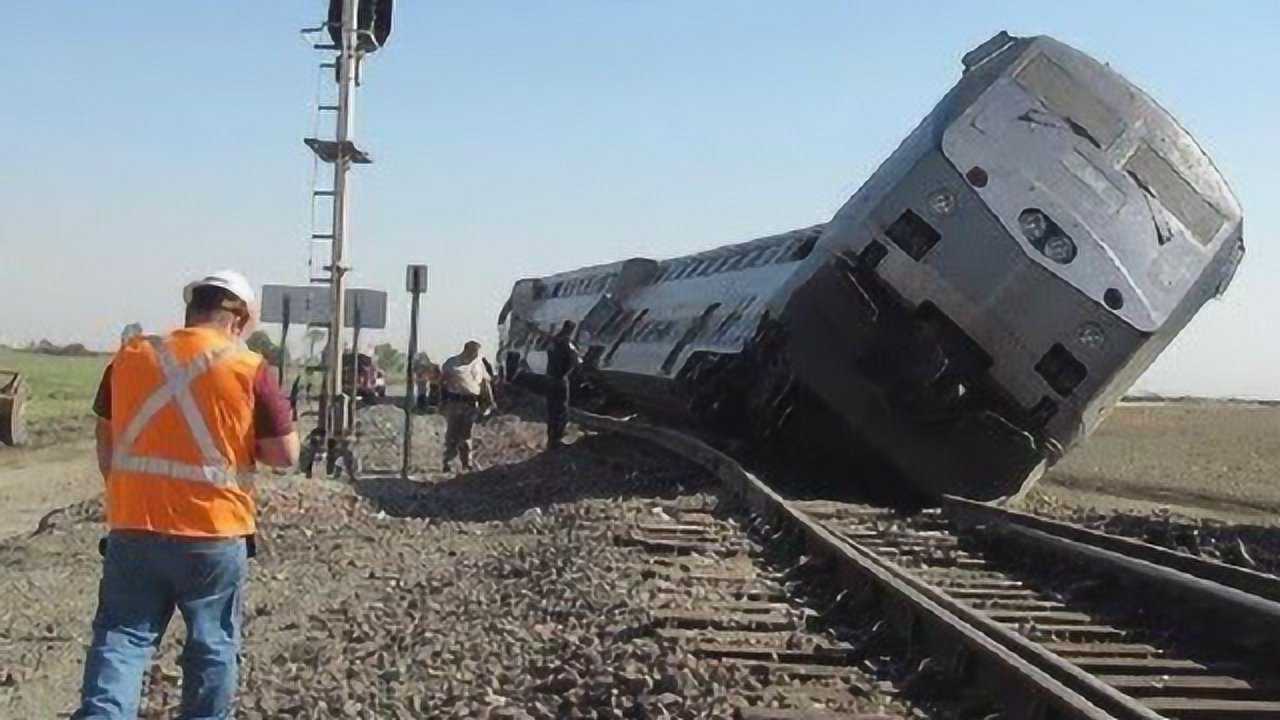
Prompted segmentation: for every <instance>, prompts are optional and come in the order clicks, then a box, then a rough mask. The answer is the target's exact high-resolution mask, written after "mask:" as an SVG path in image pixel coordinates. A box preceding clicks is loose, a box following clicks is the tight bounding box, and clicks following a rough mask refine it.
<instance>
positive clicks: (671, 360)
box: [662, 303, 720, 374]
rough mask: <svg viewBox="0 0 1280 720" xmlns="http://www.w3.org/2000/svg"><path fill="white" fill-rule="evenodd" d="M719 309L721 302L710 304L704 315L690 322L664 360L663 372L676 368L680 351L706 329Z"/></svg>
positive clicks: (703, 312)
mask: <svg viewBox="0 0 1280 720" xmlns="http://www.w3.org/2000/svg"><path fill="white" fill-rule="evenodd" d="M719 309H720V303H713V304H711V305H708V306H707V309H706V310H703V311H702V315H700V316H698V319H697V320H696V321H694V322H692V323H690V325H689V327H688V328H687V329H686V330H685V331H684V334H683V335H681V336H680V341H679V342H677V343H676V344H675V345H673V346H672V347H671V352H669V353H667V357H666V359H665V360H663V361H662V372H664V373H668V374H670V372H671V371H672V370H673V369H674V368H675V365H676V360H678V359H679V358H680V353H682V352H684V349H685V348H686V347H688V346H689V343H691V342H693V341H694V340H695V339H697V337H698V336H699V335H701V334H702V331H703V330H705V329H706V327H707V323H708V321H710V319H711V316H712V315H713V314H715V311H716V310H719Z"/></svg>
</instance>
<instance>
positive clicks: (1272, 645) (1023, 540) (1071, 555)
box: [943, 497, 1280, 658]
mask: <svg viewBox="0 0 1280 720" xmlns="http://www.w3.org/2000/svg"><path fill="white" fill-rule="evenodd" d="M943 510H944V512H946V513H947V514H948V515H951V516H952V517H953V518H955V519H956V520H957V521H958V522H961V523H963V524H967V525H979V526H984V529H985V530H986V531H988V532H992V533H995V534H996V535H999V536H1001V537H1009V538H1011V539H1013V540H1015V541H1016V542H1017V543H1018V544H1019V545H1020V546H1023V547H1029V548H1031V549H1034V550H1036V551H1039V552H1043V553H1047V554H1050V555H1052V556H1054V557H1056V558H1058V559H1060V560H1065V561H1067V562H1075V563H1088V567H1089V571H1090V572H1091V573H1101V574H1105V575H1109V576H1111V577H1114V578H1116V579H1118V580H1119V581H1121V582H1122V583H1124V584H1125V585H1126V586H1127V587H1129V588H1130V589H1132V590H1133V591H1136V592H1138V593H1140V594H1141V595H1143V596H1145V597H1148V598H1150V599H1151V600H1152V602H1151V603H1149V607H1151V608H1153V609H1156V610H1158V611H1159V612H1161V613H1164V614H1169V615H1175V616H1179V617H1181V618H1183V619H1189V620H1192V621H1193V622H1192V623H1185V624H1184V627H1187V628H1192V627H1197V626H1198V627H1201V628H1205V629H1206V631H1207V632H1209V633H1211V634H1212V640H1213V644H1214V645H1216V646H1219V647H1227V648H1231V649H1232V650H1236V651H1243V652H1246V653H1250V654H1256V655H1260V656H1263V657H1272V658H1274V657H1277V656H1280V602H1277V600H1276V599H1277V598H1280V578H1277V577H1275V576H1273V575H1266V574H1264V573H1258V572H1253V571H1251V570H1247V569H1244V568H1237V567H1233V566H1231V565H1226V564H1224V563H1220V562H1216V561H1213V560H1207V559H1205V558H1197V557H1193V556H1190V555H1184V554H1182V553H1178V552H1174V551H1172V550H1168V549H1166V548H1162V547H1157V546H1155V545H1150V544H1148V543H1144V542H1139V541H1137V540H1131V539H1129V538H1123V537H1117V536H1114V535H1108V534H1106V533H1101V532H1097V531H1095V530H1090V529H1088V528H1083V527H1080V526H1078V525H1071V524H1069V523H1064V522H1058V521H1056V520H1049V519H1046V518H1040V517H1036V516H1034V515H1028V514H1027V513H1021V512H1017V511H1014V510H1009V509H1006V508H1000V507H994V506H991V505H986V504H983V503H978V502H974V501H972V500H967V499H964V498H956V497H947V498H946V499H945V502H944V506H943ZM1171 597H1176V598H1177V602H1174V603H1170V602H1169V601H1168V600H1169V598H1171ZM1215 621H1216V622H1215ZM1223 627H1229V628H1231V632H1230V633H1222V632H1221V628H1223Z"/></svg>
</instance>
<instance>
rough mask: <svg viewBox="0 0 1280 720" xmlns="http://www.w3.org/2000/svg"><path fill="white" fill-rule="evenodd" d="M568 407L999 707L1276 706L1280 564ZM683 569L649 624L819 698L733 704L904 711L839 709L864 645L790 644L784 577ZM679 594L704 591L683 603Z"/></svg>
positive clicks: (685, 544) (1041, 716) (1256, 709)
mask: <svg viewBox="0 0 1280 720" xmlns="http://www.w3.org/2000/svg"><path fill="white" fill-rule="evenodd" d="M576 419H577V420H578V421H579V422H580V424H582V425H583V426H585V427H588V428H591V429H594V430H598V431H607V432H620V433H625V434H628V435H631V436H634V437H638V438H642V439H644V440H647V441H650V442H653V443H656V444H658V445H660V446H662V447H665V448H666V449H668V450H671V451H673V452H675V453H677V454H679V455H682V456H684V457H686V458H687V459H690V460H692V461H694V462H696V463H698V464H700V465H702V466H703V467H704V468H706V469H707V470H709V471H710V472H712V473H713V474H714V475H716V476H717V477H718V478H719V479H720V480H721V482H722V484H723V487H724V489H725V491H726V493H727V494H728V496H730V497H733V498H735V499H736V500H737V501H738V502H739V503H740V504H741V506H742V507H743V508H744V509H745V512H747V513H748V514H749V515H750V516H751V517H752V518H753V519H754V520H755V521H756V522H763V523H765V524H767V525H768V526H769V527H770V528H772V530H771V532H773V533H775V534H784V535H785V536H787V537H789V538H791V539H793V540H795V541H796V542H797V543H799V545H800V549H801V550H800V551H801V552H802V553H803V554H804V556H805V558H806V560H805V561H806V564H807V565H808V566H809V568H810V569H811V570H813V569H815V568H816V569H818V570H819V571H820V572H821V573H822V574H823V575H824V576H825V577H827V578H829V579H830V581H831V582H833V583H836V584H837V585H838V586H839V588H840V590H841V593H842V595H841V597H842V599H843V601H844V602H845V603H846V604H847V605H850V606H852V607H857V608H858V609H859V610H860V611H863V612H865V611H866V610H867V609H870V608H875V609H876V610H877V612H878V613H879V614H880V615H882V616H883V617H884V618H885V619H886V620H888V621H889V623H890V625H891V626H892V628H893V630H894V632H895V633H896V634H897V636H898V637H899V638H901V639H903V640H904V641H906V642H907V643H909V646H910V647H911V648H912V652H913V654H923V655H927V656H928V657H930V658H931V659H933V660H934V661H935V662H934V663H933V670H934V672H936V673H940V674H941V675H943V676H945V677H947V678H948V679H949V680H950V684H951V685H953V686H960V687H963V688H965V694H966V695H967V696H969V697H974V696H976V697H986V698H990V699H992V700H993V701H994V702H995V704H997V705H998V706H999V707H1000V708H1002V712H1001V713H1000V716H1001V717H1004V718H1017V719H1022V718H1027V719H1029V720H1048V719H1056V718H1090V719H1093V720H1104V719H1122V720H1136V719H1142V720H1157V719H1159V718H1174V719H1184V718H1185V719H1187V720H1254V719H1276V720H1280V579H1278V578H1276V577H1273V576H1268V575H1263V574H1260V573H1255V572H1252V571H1248V570H1244V569H1241V568H1236V567H1232V566H1228V565H1224V564H1221V563H1216V562H1212V561H1206V560H1201V559H1198V558H1194V557H1191V556H1187V555H1181V554H1178V553H1174V552H1171V551H1167V550H1164V549H1162V548H1157V547H1154V546H1150V545H1146V544H1144V543H1140V542H1136V541H1133V540H1129V539H1125V538H1119V537H1115V536H1110V535H1105V534H1102V533H1098V532H1095V531H1091V530H1087V529H1084V528H1081V527H1078V526H1072V525H1068V524H1064V523H1058V522H1054V521H1050V520H1046V519H1043V518H1038V517H1034V516H1029V515H1025V514H1021V513H1017V512H1013V511H1009V510H1005V509H1002V508H998V507H994V506H989V505H985V504H981V503H974V502H970V501H966V500H963V499H958V498H948V499H947V500H946V501H945V502H944V503H943V505H942V507H941V508H938V509H935V510H931V511H926V512H922V513H918V514H916V515H913V516H910V517H907V516H900V515H897V514H895V513H894V512H893V511H890V510H886V509H883V508H876V507H871V506H865V505H857V504H851V503H839V502H828V501H792V500H788V499H786V498H784V497H783V496H782V495H781V494H779V493H778V492H777V491H776V490H774V489H773V488H771V487H769V486H768V485H767V484H766V483H764V482H762V481H761V480H759V479H758V478H756V477H755V476H753V475H752V474H751V473H749V472H747V471H746V470H744V469H743V468H742V467H741V466H740V465H739V464H738V463H737V462H735V461H734V460H733V459H732V458H730V457H728V456H726V455H724V454H722V453H720V452H718V451H717V450H715V449H713V448H711V447H709V446H707V445H705V444H703V443H702V442H700V441H698V440H696V439H694V438H692V437H689V436H687V435H684V434H681V433H678V432H676V431H672V430H668V429H663V428H656V427H652V426H646V425H643V424H640V423H635V422H630V421H623V420H618V419H615V418H607V417H602V416H593V415H589V414H586V413H579V414H578V416H577V418H576ZM719 522H723V520H722V519H717V518H716V517H715V516H713V515H711V514H709V513H707V512H705V511H702V512H696V513H691V514H689V515H688V517H684V516H681V515H680V514H679V513H677V514H676V515H675V516H672V517H671V520H670V521H667V522H663V523H648V524H646V526H644V527H640V526H638V527H637V528H636V530H635V532H634V533H633V534H632V540H634V541H636V542H637V543H638V544H642V545H645V546H646V547H647V548H649V549H650V550H651V551H652V552H655V553H659V554H661V553H666V554H670V555H673V556H679V555H681V554H684V553H694V554H698V555H700V556H714V555H715V554H716V553H715V543H716V541H717V537H718V535H717V532H716V523H719ZM691 567H692V566H690V565H689V564H688V563H685V565H684V569H685V570H686V572H685V573H684V580H685V582H684V583H683V585H684V587H685V589H684V590H681V591H678V592H674V594H673V598H675V599H673V605H676V606H677V607H673V608H672V609H671V610H669V611H663V610H660V612H659V613H658V614H657V615H656V617H657V618H658V620H659V623H660V624H665V625H667V626H669V628H668V629H666V630H660V632H667V633H668V634H671V635H673V636H674V637H678V638H680V639H682V640H684V641H686V642H687V643H688V647H689V648H690V650H691V651H693V652H695V653H696V654H699V655H702V656H704V657H707V658H708V659H713V660H716V661H718V662H725V663H732V664H737V665H740V666H746V667H748V668H750V669H752V670H755V671H759V673H760V674H761V677H762V678H763V680H764V682H765V684H766V687H765V688H764V689H763V690H762V692H761V693H760V695H761V697H769V696H770V693H771V692H774V696H775V697H780V696H781V695H783V694H791V695H798V696H802V697H804V698H808V699H810V700H812V702H811V703H809V704H810V705H812V706H813V707H814V708H815V709H813V710H795V709H793V710H779V709H774V708H771V707H769V703H767V702H766V703H763V704H757V703H755V702H754V701H752V700H747V701H744V702H743V703H742V704H741V708H742V709H741V710H740V714H741V717H743V718H748V719H753V720H791V719H798V718H832V719H834V718H869V717H897V716H901V715H898V714H889V715H886V714H876V715H868V714H866V713H865V712H861V711H856V710H845V709H842V708H844V707H845V705H843V704H842V701H843V700H845V699H847V698H848V697H849V695H850V693H852V694H854V695H856V694H857V692H858V689H859V688H861V687H863V685H864V684H865V682H866V680H865V677H860V673H859V672H856V671H855V670H853V669H851V666H853V665H855V664H856V663H857V662H858V661H859V660H860V659H861V657H862V655H861V654H860V653H858V652H857V651H856V650H857V649H856V648H855V647H851V646H843V645H841V644H839V643H835V644H831V643H827V644H818V645H812V646H806V647H802V648H793V647H791V646H790V645H788V642H791V644H794V637H795V636H796V635H797V633H803V627H804V624H803V622H800V623H799V624H797V621H796V619H795V613H794V612H788V611H787V609H786V608H787V607H788V606H787V604H786V603H787V600H788V598H787V593H786V592H785V587H784V585H783V584H782V583H780V582H777V580H776V579H769V578H763V579H762V578H757V577H753V578H752V579H751V581H750V582H747V581H744V580H743V579H742V578H739V579H738V581H737V582H738V584H737V585H736V586H733V587H734V590H733V593H735V594H733V595H731V596H729V597H728V599H726V596H725V595H724V594H723V593H716V592H710V593H709V592H708V591H707V590H706V586H708V585H714V584H725V583H732V582H735V581H734V580H733V579H732V573H725V572H723V571H717V570H709V571H705V572H701V573H699V572H697V571H694V570H692V569H691ZM689 587H693V588H701V589H695V590H692V591H690V590H688V588H689ZM681 593H683V594H681ZM690 594H692V595H693V596H695V597H697V596H700V597H704V598H706V597H710V598H714V600H713V601H711V602H708V603H704V604H701V605H696V604H695V605H693V606H688V605H687V602H686V600H687V597H689V596H690ZM682 598H683V599H682ZM681 602H686V606H683V607H680V606H679V605H680V603H681ZM793 610H794V608H793ZM726 633H728V634H726ZM726 638H728V639H726ZM789 639H790V640H789ZM801 704H804V703H801ZM848 707H854V705H849V706H848ZM832 708H834V709H832ZM860 712H861V714H859V713H860Z"/></svg>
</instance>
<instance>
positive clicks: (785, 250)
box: [769, 241, 791, 263]
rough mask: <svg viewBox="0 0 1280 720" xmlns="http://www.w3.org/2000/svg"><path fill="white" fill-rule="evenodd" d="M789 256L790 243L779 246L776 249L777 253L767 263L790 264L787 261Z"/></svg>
mask: <svg viewBox="0 0 1280 720" xmlns="http://www.w3.org/2000/svg"><path fill="white" fill-rule="evenodd" d="M790 254H791V242H790V241H788V242H786V243H785V244H783V245H780V246H779V247H778V251H777V252H776V253H774V255H773V259H772V260H770V261H769V262H770V263H784V262H790V260H789V256H790Z"/></svg>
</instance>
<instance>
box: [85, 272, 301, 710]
mask: <svg viewBox="0 0 1280 720" xmlns="http://www.w3.org/2000/svg"><path fill="white" fill-rule="evenodd" d="M183 298H184V300H185V301H186V326H185V327H183V328H182V329H180V330H176V331H174V332H172V333H170V334H169V335H167V336H165V337H156V336H138V337H134V338H131V339H129V340H128V341H127V342H126V343H125V344H124V345H123V347H121V349H120V351H119V353H117V354H116V356H115V358H114V359H113V360H112V361H111V364H110V365H109V366H108V367H107V370H106V372H105V373H104V375H103V379H102V383H101V385H100V386H99V389H98V396H97V399H96V401H95V403H94V411H95V412H96V414H97V415H98V424H97V446H98V466H99V469H100V470H101V471H102V475H103V478H104V479H105V481H106V496H105V497H106V500H105V502H106V516H107V526H108V531H109V532H108V535H107V538H106V541H105V545H104V546H103V547H102V553H103V569H102V581H101V583H100V585H99V591H98V610H97V613H96V615H95V616H94V620H93V641H92V644H91V645H90V647H89V652H88V658H87V660H86V662H85V670H84V685H83V688H82V692H81V705H80V709H79V710H78V711H77V712H76V713H75V714H74V715H73V716H72V717H73V718H79V719H83V720H87V719H89V718H93V719H94V720H99V719H103V720H105V719H107V718H110V719H112V720H114V719H115V718H130V719H132V718H134V717H136V716H137V712H138V704H139V699H140V695H141V690H142V678H143V674H144V672H145V671H146V667H147V664H148V663H149V661H150V659H151V655H152V652H153V651H154V649H155V647H156V646H157V645H159V643H160V639H161V638H162V637H163V635H164V632H165V628H166V627H167V625H168V623H169V620H170V618H171V617H172V616H173V611H174V610H175V609H177V610H179V611H180V612H181V613H182V617H183V619H184V620H185V621H186V625H187V640H186V642H185V644H184V646H183V652H182V658H181V664H182V671H183V687H182V704H181V710H180V715H179V717H182V718H225V717H229V716H230V714H231V711H232V706H233V703H234V699H235V692H236V685H237V675H238V673H237V670H238V662H237V653H238V651H239V648H240V627H241V605H242V602H243V597H244V589H245V582H246V580H247V560H248V557H249V555H250V549H251V542H252V538H253V535H254V533H255V531H256V525H255V514H256V512H255V504H254V494H253V486H252V477H253V471H254V469H255V466H256V465H257V464H258V463H264V464H267V465H272V466H277V467H286V466H291V465H294V464H295V463H297V461H298V451H299V441H298V435H297V432H296V431H295V430H294V427H293V421H292V418H291V415H290V409H289V404H288V401H287V400H286V399H285V398H284V396H283V395H282V394H281V392H280V389H279V387H278V386H277V385H276V382H275V373H274V372H270V371H269V369H268V365H267V363H266V362H265V361H264V360H263V358H262V357H261V356H260V355H258V354H257V353H254V352H252V351H250V350H248V349H247V348H246V347H245V346H244V343H243V342H242V337H243V336H244V334H245V333H246V332H247V331H248V330H249V328H250V327H251V325H252V322H253V317H254V312H255V305H256V297H255V295H254V292H253V288H252V287H251V286H250V285H249V282H248V281H247V280H246V279H245V278H244V276H242V275H240V274H239V273H237V272H234V271H223V272H217V273H213V274H211V275H208V276H206V277H204V278H202V279H200V280H197V281H195V282H193V283H190V284H189V285H187V287H186V289H185V290H184V293H183Z"/></svg>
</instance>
